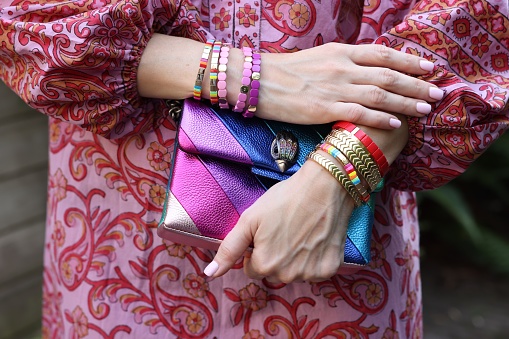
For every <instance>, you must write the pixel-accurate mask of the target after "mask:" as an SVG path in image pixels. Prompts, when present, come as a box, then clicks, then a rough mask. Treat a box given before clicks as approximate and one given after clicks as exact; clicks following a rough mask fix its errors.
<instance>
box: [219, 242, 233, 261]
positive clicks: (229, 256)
mask: <svg viewBox="0 0 509 339" xmlns="http://www.w3.org/2000/svg"><path fill="white" fill-rule="evenodd" d="M217 256H219V258H218V259H219V260H221V259H223V260H228V261H230V260H235V259H237V258H234V255H233V250H232V249H231V248H230V245H228V243H225V242H223V244H222V245H221V250H220V251H218V252H217Z"/></svg>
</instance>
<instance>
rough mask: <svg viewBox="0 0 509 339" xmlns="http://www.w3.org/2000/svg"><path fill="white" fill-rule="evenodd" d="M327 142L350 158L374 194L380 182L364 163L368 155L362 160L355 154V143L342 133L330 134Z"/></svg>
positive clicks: (326, 139)
mask: <svg viewBox="0 0 509 339" xmlns="http://www.w3.org/2000/svg"><path fill="white" fill-rule="evenodd" d="M336 131H337V130H336ZM338 132H339V131H338ZM325 142H327V143H329V144H331V145H333V146H334V147H336V148H337V149H338V150H340V151H341V153H343V154H344V155H345V156H346V157H347V158H348V160H349V161H350V162H351V163H352V164H353V165H354V167H355V169H356V170H357V171H359V173H360V174H361V175H362V177H363V178H364V179H366V182H367V183H368V185H369V190H370V192H372V191H373V190H374V189H375V188H376V186H377V185H378V182H379V181H380V180H377V178H376V177H375V175H374V174H373V173H371V171H370V170H369V168H368V167H367V165H366V163H365V162H364V161H363V160H364V159H365V158H366V157H367V154H366V155H364V156H362V158H361V157H359V155H358V154H357V153H356V152H355V150H354V146H357V145H355V143H352V142H350V141H349V140H348V139H347V138H346V136H345V135H344V134H342V133H338V134H335V135H332V134H329V135H328V136H327V137H326V138H325ZM361 159H363V160H361Z"/></svg>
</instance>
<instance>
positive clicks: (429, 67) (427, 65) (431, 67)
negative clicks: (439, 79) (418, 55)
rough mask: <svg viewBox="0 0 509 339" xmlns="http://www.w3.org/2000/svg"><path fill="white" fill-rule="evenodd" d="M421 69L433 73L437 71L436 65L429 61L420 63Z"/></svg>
mask: <svg viewBox="0 0 509 339" xmlns="http://www.w3.org/2000/svg"><path fill="white" fill-rule="evenodd" d="M419 64H420V66H421V68H422V69H423V70H425V71H428V72H431V71H433V70H434V69H435V64H433V63H432V62H431V61H428V60H421V61H419Z"/></svg>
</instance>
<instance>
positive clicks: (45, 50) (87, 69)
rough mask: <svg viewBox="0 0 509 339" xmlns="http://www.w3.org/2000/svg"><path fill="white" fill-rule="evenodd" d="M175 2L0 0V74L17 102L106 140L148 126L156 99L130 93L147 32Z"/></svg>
mask: <svg viewBox="0 0 509 339" xmlns="http://www.w3.org/2000/svg"><path fill="white" fill-rule="evenodd" d="M177 2H178V1H177V0H150V1H148V0H106V1H95V0H80V1H61V0H50V1H48V0H31V1H26V0H17V1H12V0H0V78H1V79H2V80H3V81H4V82H5V83H6V84H7V85H8V86H9V87H10V88H11V89H12V90H14V91H15V92H16V93H17V94H18V95H19V96H20V97H21V98H22V99H23V100H24V101H25V102H27V103H28V104H29V105H30V106H32V107H33V108H35V109H37V110H39V111H40V112H42V113H44V114H46V115H49V116H52V117H54V118H57V119H60V120H64V121H67V122H70V123H74V124H78V125H80V126H82V127H83V128H84V129H86V130H88V131H91V132H93V133H97V134H100V135H102V136H104V137H107V138H118V137H121V136H123V135H126V134H128V133H132V132H136V133H141V132H144V131H146V130H148V129H150V128H152V127H153V124H154V123H155V121H156V120H157V116H158V114H161V112H162V102H161V100H154V99H144V98H141V97H140V96H139V95H138V91H137V86H136V74H137V68H138V64H139V61H140V58H141V54H142V52H143V49H144V48H145V46H146V44H147V42H148V40H149V39H150V37H151V35H152V34H153V32H154V30H156V29H158V30H161V31H165V30H166V32H169V30H170V29H171V24H172V22H173V20H174V18H175V16H176V14H177V10H178V7H179V4H178V3H177Z"/></svg>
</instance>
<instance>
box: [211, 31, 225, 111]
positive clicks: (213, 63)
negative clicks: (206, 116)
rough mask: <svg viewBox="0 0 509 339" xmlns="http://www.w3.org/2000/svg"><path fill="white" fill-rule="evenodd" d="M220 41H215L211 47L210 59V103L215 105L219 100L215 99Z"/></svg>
mask: <svg viewBox="0 0 509 339" xmlns="http://www.w3.org/2000/svg"><path fill="white" fill-rule="evenodd" d="M222 45H223V43H222V42H221V41H215V42H214V46H212V57H211V58H210V103H211V104H212V105H217V104H218V103H219V99H218V97H217V74H218V73H219V71H218V67H219V53H220V51H221V46H222Z"/></svg>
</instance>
